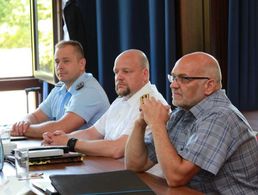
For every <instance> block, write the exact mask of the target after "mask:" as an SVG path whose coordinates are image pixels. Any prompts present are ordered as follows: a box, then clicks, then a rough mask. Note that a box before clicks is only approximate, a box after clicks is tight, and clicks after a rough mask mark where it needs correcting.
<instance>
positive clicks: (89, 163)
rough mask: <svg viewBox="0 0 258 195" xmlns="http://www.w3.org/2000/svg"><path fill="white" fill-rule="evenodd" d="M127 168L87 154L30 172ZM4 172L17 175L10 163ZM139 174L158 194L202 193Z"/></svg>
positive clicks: (33, 142) (35, 142)
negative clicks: (67, 161)
mask: <svg viewBox="0 0 258 195" xmlns="http://www.w3.org/2000/svg"><path fill="white" fill-rule="evenodd" d="M15 143H17V145H18V147H25V146H30V147H31V146H39V145H40V141H38V140H26V141H18V142H15ZM123 169H125V167H124V163H123V159H118V160H115V159H112V158H105V157H90V156H86V157H85V160H84V161H83V162H81V163H62V164H51V165H41V166H30V173H44V175H45V176H49V175H53V174H87V173H99V172H108V171H116V170H123ZM3 174H4V175H5V176H13V175H15V169H14V168H13V167H12V166H10V165H8V164H7V163H6V164H5V166H4V169H3ZM137 175H138V176H139V177H140V178H141V179H142V180H143V181H144V182H145V183H146V184H147V185H148V186H149V187H151V188H152V190H153V191H154V192H155V193H156V194H169V195H170V194H172V195H173V194H176V195H177V194H182V195H184V194H187V195H189V194H202V193H200V192H197V191H194V190H192V189H190V188H187V187H178V188H171V187H168V185H167V183H166V181H165V180H164V179H163V178H160V177H157V176H155V175H152V174H150V173H137Z"/></svg>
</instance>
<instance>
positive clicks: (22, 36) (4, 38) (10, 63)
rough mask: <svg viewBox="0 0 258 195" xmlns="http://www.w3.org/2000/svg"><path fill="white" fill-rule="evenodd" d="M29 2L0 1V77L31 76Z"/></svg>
mask: <svg viewBox="0 0 258 195" xmlns="http://www.w3.org/2000/svg"><path fill="white" fill-rule="evenodd" d="M29 5H30V2H29V0H12V1H6V0H0V7H1V10H0V59H1V63H0V69H1V71H0V77H1V78H10V77H26V76H32V72H33V69H32V50H31V30H30V29H31V24H30V6H29Z"/></svg>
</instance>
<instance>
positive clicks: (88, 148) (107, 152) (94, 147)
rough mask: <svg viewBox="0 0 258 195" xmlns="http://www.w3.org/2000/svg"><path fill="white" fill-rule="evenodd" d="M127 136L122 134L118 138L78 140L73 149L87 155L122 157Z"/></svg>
mask: <svg viewBox="0 0 258 195" xmlns="http://www.w3.org/2000/svg"><path fill="white" fill-rule="evenodd" d="M127 138H128V136H122V137H121V138H119V139H118V140H103V139H102V140H78V141H77V143H76V145H75V151H77V152H80V153H83V154H86V155H89V156H104V157H111V158H115V159H117V158H122V157H123V156H124V149H125V143H126V141H127Z"/></svg>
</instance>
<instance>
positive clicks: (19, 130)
mask: <svg viewBox="0 0 258 195" xmlns="http://www.w3.org/2000/svg"><path fill="white" fill-rule="evenodd" d="M85 65H86V59H85V58H84V53H83V48H82V46H81V44H80V43H79V42H77V41H61V42H60V43H58V44H57V45H56V47H55V72H56V76H57V77H58V79H59V81H60V82H59V83H57V85H56V86H55V88H54V89H53V90H52V91H51V93H50V94H49V95H48V97H47V99H46V100H45V101H43V102H42V103H41V104H40V105H39V107H38V108H37V109H36V110H35V111H34V112H33V113H30V114H28V115H27V116H25V118H24V119H23V120H21V121H19V122H16V123H15V124H13V126H12V132H11V134H12V135H14V136H20V135H24V136H28V137H34V138H41V137H42V134H43V133H44V132H49V131H50V132H53V131H55V130H58V129H62V130H64V131H65V132H66V133H70V132H72V131H74V130H76V129H82V128H87V127H90V126H91V125H92V124H94V123H95V122H96V121H97V120H98V119H99V118H100V117H101V116H102V114H103V113H104V112H105V111H106V110H107V109H108V108H109V101H108V97H107V95H106V93H105V91H104V90H103V88H102V87H101V85H100V84H99V83H98V81H97V80H96V79H95V78H94V77H93V76H92V75H91V74H89V73H86V72H85Z"/></svg>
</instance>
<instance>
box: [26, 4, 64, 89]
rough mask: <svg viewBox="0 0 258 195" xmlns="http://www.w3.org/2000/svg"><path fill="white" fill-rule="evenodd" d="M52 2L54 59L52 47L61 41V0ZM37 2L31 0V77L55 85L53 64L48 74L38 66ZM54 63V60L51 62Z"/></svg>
mask: <svg viewBox="0 0 258 195" xmlns="http://www.w3.org/2000/svg"><path fill="white" fill-rule="evenodd" d="M50 1H51V2H52V10H51V11H52V26H53V40H52V42H53V53H52V56H53V57H54V45H55V44H56V43H57V42H58V41H60V40H61V39H62V36H63V35H62V34H63V32H62V0H50ZM37 2H38V0H31V1H30V6H31V25H32V28H31V33H32V58H33V59H32V64H33V76H34V77H35V78H37V79H40V80H43V81H46V82H48V83H50V84H55V83H56V82H57V78H56V76H55V72H54V63H53V64H52V66H53V71H52V72H49V71H46V70H42V69H40V64H39V44H38V42H39V36H38V20H37V18H38V16H37ZM53 62H54V60H53Z"/></svg>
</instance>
